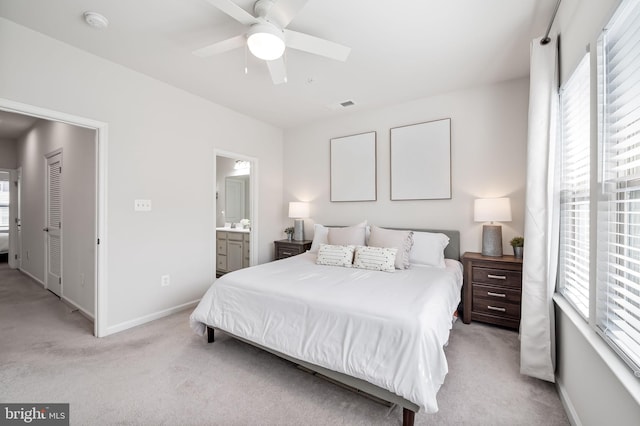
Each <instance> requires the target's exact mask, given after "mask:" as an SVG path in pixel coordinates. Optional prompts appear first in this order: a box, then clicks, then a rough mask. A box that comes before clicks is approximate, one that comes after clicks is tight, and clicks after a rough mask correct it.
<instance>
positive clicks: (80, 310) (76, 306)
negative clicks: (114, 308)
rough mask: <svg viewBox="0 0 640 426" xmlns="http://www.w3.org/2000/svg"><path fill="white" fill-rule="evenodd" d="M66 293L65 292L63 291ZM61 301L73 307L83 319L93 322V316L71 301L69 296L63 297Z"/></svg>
mask: <svg viewBox="0 0 640 426" xmlns="http://www.w3.org/2000/svg"><path fill="white" fill-rule="evenodd" d="M63 291H64V290H63ZM61 300H62V301H63V302H64V303H66V304H67V305H69V306H71V307H72V308H73V309H77V310H78V311H79V312H80V314H82V316H83V317H85V318H87V319H88V320H89V321H91V322H93V321H94V318H93V314H91V313H89V312H88V311H87V310H86V309H84V308H82V307H81V306H80V305H79V304H78V303H76V302H74V301H73V300H71V299H69V298H68V297H67V296H64V295H63V296H62V297H61Z"/></svg>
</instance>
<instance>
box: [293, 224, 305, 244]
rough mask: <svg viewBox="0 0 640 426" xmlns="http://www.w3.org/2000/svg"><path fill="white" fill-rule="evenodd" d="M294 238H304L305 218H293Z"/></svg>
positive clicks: (300, 239)
mask: <svg viewBox="0 0 640 426" xmlns="http://www.w3.org/2000/svg"><path fill="white" fill-rule="evenodd" d="M293 239H294V240H296V241H303V240H304V220H302V219H294V220H293Z"/></svg>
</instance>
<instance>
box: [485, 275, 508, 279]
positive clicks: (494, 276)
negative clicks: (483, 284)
mask: <svg viewBox="0 0 640 426" xmlns="http://www.w3.org/2000/svg"><path fill="white" fill-rule="evenodd" d="M487 277H489V278H493V279H494V280H506V279H507V277H506V276H504V275H492V274H489V275H487Z"/></svg>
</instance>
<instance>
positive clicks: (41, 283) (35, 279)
mask: <svg viewBox="0 0 640 426" xmlns="http://www.w3.org/2000/svg"><path fill="white" fill-rule="evenodd" d="M18 271H20V272H21V273H23V274H25V275H26V276H28V277H29V278H31V279H32V280H34V281H35V282H37V283H38V284H40V285H41V286H42V287H43V288H44V282H43V281H40V279H38V278H36V277H34V276H33V275H31V274H30V273H29V272H27V271H25V270H24V269H18Z"/></svg>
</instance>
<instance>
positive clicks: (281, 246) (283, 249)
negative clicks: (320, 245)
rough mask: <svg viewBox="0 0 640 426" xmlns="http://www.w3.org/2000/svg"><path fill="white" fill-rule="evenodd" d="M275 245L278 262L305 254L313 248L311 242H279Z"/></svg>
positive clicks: (275, 242)
mask: <svg viewBox="0 0 640 426" xmlns="http://www.w3.org/2000/svg"><path fill="white" fill-rule="evenodd" d="M273 243H274V244H275V245H276V260H279V259H284V258H286V257H291V256H295V255H298V254H300V253H304V252H305V251H307V250H309V249H310V248H311V240H303V241H296V240H291V241H289V240H278V241H274V242H273Z"/></svg>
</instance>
